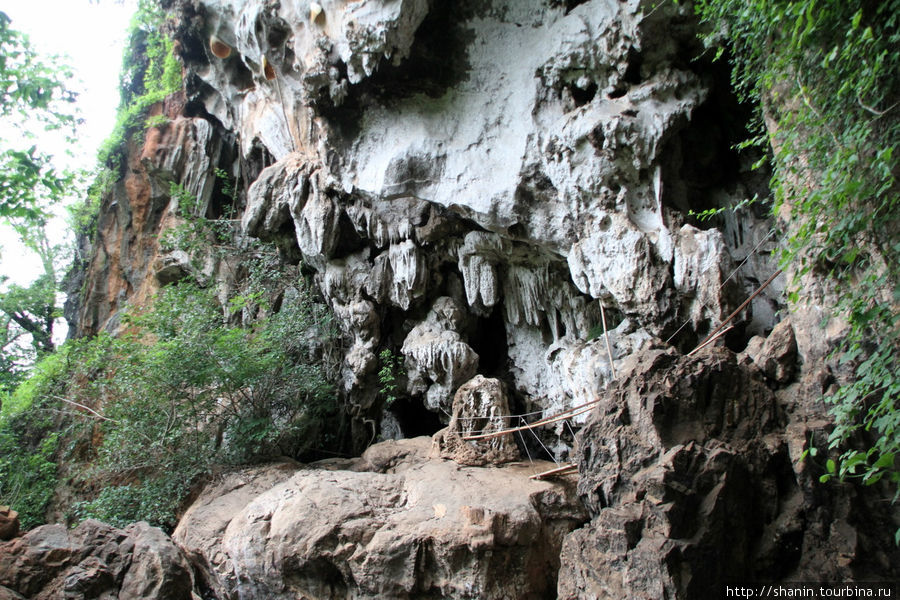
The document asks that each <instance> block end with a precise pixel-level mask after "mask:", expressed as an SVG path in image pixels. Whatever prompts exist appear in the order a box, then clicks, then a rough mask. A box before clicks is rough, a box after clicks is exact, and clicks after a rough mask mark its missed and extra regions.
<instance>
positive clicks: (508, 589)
mask: <svg viewBox="0 0 900 600" xmlns="http://www.w3.org/2000/svg"><path fill="white" fill-rule="evenodd" d="M430 446H431V440H430V439H429V438H416V439H411V440H402V441H399V442H393V441H392V442H384V443H382V444H378V445H375V446H373V447H371V448H370V449H369V450H368V451H367V452H366V453H365V454H364V455H363V457H362V458H361V459H357V460H355V461H343V462H342V463H341V462H339V463H337V464H335V463H334V462H333V461H332V462H331V463H330V467H331V468H334V467H337V466H339V467H342V468H340V469H334V470H330V469H329V463H328V462H326V464H323V465H320V466H319V467H318V468H312V469H310V468H303V469H298V468H297V467H290V466H286V465H272V466H264V467H257V468H251V469H246V470H243V471H239V472H235V473H231V474H229V475H226V476H224V477H223V478H222V479H221V480H220V481H219V482H217V483H215V484H214V485H211V486H209V487H208V488H207V489H206V490H205V491H204V492H203V494H202V495H201V496H200V497H199V498H198V499H197V501H196V502H195V503H194V505H193V506H192V507H191V509H190V510H189V511H188V512H187V514H185V516H184V518H183V519H182V521H181V523H180V524H179V526H178V529H177V530H176V531H175V534H174V539H175V541H176V542H177V543H178V544H179V545H181V546H182V547H183V548H184V549H185V550H186V552H187V553H188V554H189V555H190V556H191V557H192V560H193V561H194V562H195V563H196V564H198V565H200V572H201V573H202V577H203V579H204V581H205V585H206V586H208V588H209V589H210V590H211V591H213V592H214V593H215V595H216V597H217V598H220V599H222V600H224V599H232V598H234V599H237V598H268V599H273V600H274V599H279V598H284V599H288V598H290V599H292V600H293V599H295V598H350V597H352V598H372V599H375V598H398V599H401V598H422V597H430V598H472V599H475V598H487V599H491V598H493V599H501V598H512V597H515V598H545V597H552V595H553V594H554V590H555V589H556V572H557V569H558V568H559V563H558V557H559V548H560V545H561V543H562V539H563V536H565V534H566V533H568V532H569V531H570V530H572V529H574V528H575V527H577V526H578V525H579V524H581V523H582V522H583V520H584V513H583V509H582V508H581V506H580V504H579V502H578V501H577V499H576V498H575V495H574V489H573V486H572V484H571V483H566V482H561V483H546V482H537V481H531V480H529V478H528V476H529V475H530V474H532V473H534V472H536V471H537V470H539V469H541V468H544V469H546V468H547V467H546V466H545V465H544V466H542V465H540V464H536V465H534V466H531V465H528V464H517V465H511V466H508V467H504V468H492V469H477V468H465V467H462V468H461V467H457V466H456V465H455V464H453V463H451V462H446V461H441V460H433V459H432V460H429V459H428V458H427V454H428V451H429V448H430ZM551 464H552V463H551Z"/></svg>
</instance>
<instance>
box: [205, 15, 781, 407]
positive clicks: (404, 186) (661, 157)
mask: <svg viewBox="0 0 900 600" xmlns="http://www.w3.org/2000/svg"><path fill="white" fill-rule="evenodd" d="M196 4H197V6H198V7H199V9H200V14H203V15H205V17H203V18H201V19H199V21H197V20H195V21H193V23H194V25H193V26H192V27H193V29H192V32H193V35H195V36H196V37H197V38H199V39H201V40H203V46H202V47H203V48H204V51H205V53H206V56H205V57H198V56H192V57H190V58H189V60H188V61H187V62H188V64H187V66H188V69H189V70H190V71H191V72H192V73H194V74H196V75H197V77H198V81H199V82H202V84H197V85H196V86H195V88H196V89H195V94H194V98H195V100H196V101H199V102H202V103H203V104H204V105H205V107H206V110H207V111H208V112H209V113H211V114H213V115H215V116H216V117H217V118H218V119H219V120H220V121H221V122H222V123H223V125H224V126H225V127H227V128H231V129H233V130H234V131H236V132H238V133H239V136H240V140H241V144H242V148H243V151H244V153H245V155H249V153H250V151H251V148H252V147H254V144H256V145H262V146H264V147H265V148H266V150H267V151H268V153H269V154H270V155H271V156H273V157H274V158H275V160H276V163H275V164H274V165H273V166H270V167H269V168H268V169H266V170H264V171H263V173H262V175H261V176H260V178H259V180H258V181H257V183H256V184H254V186H253V188H252V189H251V193H250V199H249V202H248V207H247V211H246V213H245V216H244V221H243V223H244V227H245V231H247V232H248V233H250V234H251V235H255V236H259V237H277V236H283V235H284V232H285V231H286V230H288V229H289V227H290V226H289V224H288V223H286V220H287V219H288V218H289V219H290V220H292V221H293V227H294V231H295V237H296V247H297V248H298V249H299V251H300V253H302V256H303V260H304V261H305V262H306V263H307V264H308V265H310V266H312V267H313V268H314V269H315V270H316V272H317V281H318V282H319V285H320V288H321V289H322V292H323V294H324V295H325V297H326V298H327V299H328V301H329V302H330V303H331V305H332V307H333V308H334V309H335V311H336V313H337V314H338V315H339V317H340V318H341V321H342V326H343V327H344V329H345V331H346V333H347V335H348V338H349V340H350V343H349V344H348V345H347V348H348V352H347V358H346V360H345V365H344V369H343V373H344V381H343V390H344V392H345V395H346V398H347V400H348V402H349V403H351V404H355V405H357V406H359V407H361V408H360V409H361V410H362V411H364V412H365V411H368V416H369V418H377V415H378V414H380V407H379V406H378V401H377V398H376V395H377V394H376V390H377V389H378V386H379V382H378V380H377V371H378V366H377V358H376V357H377V355H378V354H379V353H380V351H381V350H383V349H389V350H391V351H392V352H393V353H394V354H395V355H396V354H401V353H402V354H403V356H404V357H405V362H406V367H407V369H408V371H409V378H408V380H409V387H408V390H407V393H409V394H411V395H413V397H414V398H415V399H417V400H420V401H421V402H423V403H424V404H425V405H426V406H427V407H428V408H430V409H431V410H434V411H440V410H441V409H443V410H444V411H448V410H449V408H450V399H451V398H452V397H453V393H454V392H455V390H456V388H457V387H458V386H459V385H461V384H462V383H463V382H465V381H467V380H468V379H470V378H471V377H472V376H474V375H475V374H476V373H478V372H479V371H480V370H481V371H482V374H484V375H496V374H498V373H488V372H483V371H484V369H485V368H486V367H485V365H486V364H496V365H501V366H500V367H495V368H500V369H503V370H505V371H506V373H508V375H509V377H510V378H511V381H512V383H513V386H512V389H511V392H512V393H513V394H514V395H516V396H517V397H518V399H519V401H521V402H522V403H523V404H525V405H528V406H538V407H540V408H542V409H544V410H546V411H548V412H549V411H551V410H557V409H559V408H565V407H567V406H572V405H574V404H575V403H577V402H580V401H582V400H584V399H586V398H590V397H593V396H595V395H596V394H597V393H600V391H601V390H602V389H603V388H604V386H605V385H606V384H607V383H608V381H609V380H610V378H611V374H612V369H610V367H609V364H608V363H609V359H608V357H607V356H606V349H605V344H601V343H598V342H597V341H596V340H591V339H589V338H590V337H591V332H592V331H593V330H595V329H596V327H597V326H598V324H599V316H598V314H597V313H598V311H599V303H600V302H602V303H603V306H604V307H605V309H607V312H608V313H609V314H610V315H611V317H612V318H613V320H614V322H612V323H611V324H610V328H611V329H616V328H617V327H618V325H619V323H620V322H622V321H623V319H625V320H627V321H628V323H629V325H628V328H629V329H628V333H627V335H632V334H634V335H637V336H638V337H639V338H640V339H641V340H644V341H646V340H648V339H650V337H651V336H656V337H662V338H666V337H668V336H669V335H670V334H672V333H673V332H675V331H676V330H677V329H678V327H679V326H681V325H682V324H683V323H685V322H687V326H686V329H685V330H683V334H682V338H683V339H684V340H690V339H693V338H696V337H699V336H701V335H703V334H704V333H705V332H707V331H709V330H710V329H711V328H712V327H714V326H716V325H718V323H719V322H720V320H721V319H722V318H723V316H724V315H726V314H728V312H730V311H731V309H732V308H733V307H734V306H735V305H736V303H737V302H740V300H742V298H741V292H744V291H747V289H748V288H750V289H751V290H752V287H753V284H754V283H756V282H757V280H758V279H759V271H760V270H762V269H763V268H764V264H767V263H765V261H757V260H755V259H754V261H753V262H752V264H751V266H752V269H753V271H752V273H753V275H752V277H750V276H749V275H748V276H747V277H748V278H747V279H745V278H744V277H745V274H744V273H739V274H738V275H737V276H736V277H735V278H733V279H732V280H731V281H730V282H729V283H728V284H727V285H723V284H724V283H725V281H726V280H727V278H728V276H729V275H730V274H731V272H732V270H733V267H734V266H735V259H739V260H743V259H744V258H745V257H746V256H747V254H750V251H751V250H752V249H753V248H752V247H750V246H749V243H750V240H754V239H761V238H760V235H759V234H758V232H757V231H756V229H753V228H752V227H750V228H749V229H748V228H747V227H742V226H735V225H734V224H732V225H731V226H729V228H728V232H729V235H728V236H723V235H722V234H721V233H719V232H718V231H717V230H714V229H710V230H700V229H696V228H694V227H693V226H690V225H685V221H686V220H687V217H686V215H685V213H686V208H687V207H689V206H691V202H693V201H694V200H695V199H693V198H691V197H690V195H689V194H690V193H691V192H690V191H691V190H693V189H694V188H693V187H691V186H693V185H694V182H693V181H688V180H687V177H688V175H685V174H683V173H685V172H688V171H689V170H686V169H684V168H683V167H684V165H689V166H690V165H693V164H694V163H693V162H692V161H693V160H694V157H693V156H692V155H691V153H692V152H693V151H694V149H693V148H690V147H688V146H687V144H688V142H682V141H680V138H679V136H681V135H682V134H683V132H685V131H686V130H688V129H689V128H690V127H691V119H692V118H693V117H694V115H695V114H696V113H697V109H698V107H700V106H701V105H702V104H703V103H704V102H705V101H706V100H707V98H708V96H709V86H708V82H706V81H702V80H701V79H700V78H699V77H698V76H697V75H696V74H695V73H694V72H693V71H692V70H689V68H690V67H689V65H690V59H691V58H692V57H693V55H692V53H693V52H694V49H693V45H694V44H695V43H696V41H695V37H694V35H695V32H694V31H693V29H692V26H691V24H690V22H691V21H690V19H691V18H692V17H691V14H690V7H689V6H687V5H678V4H676V3H659V5H658V6H657V5H651V4H648V3H646V2H641V1H639V0H628V1H626V2H617V1H614V0H589V1H586V2H579V3H577V5H576V6H573V7H572V8H571V9H567V8H566V6H565V5H567V4H568V3H560V2H550V1H549V0H494V1H492V2H488V3H480V2H471V3H469V2H460V3H449V4H448V3H434V2H431V3H430V2H427V1H426V0H393V1H391V2H375V1H365V2H359V1H357V2H338V1H337V0H329V1H325V2H319V3H318V6H317V7H312V8H313V9H314V10H312V12H311V3H310V2H307V1H305V0H290V1H285V2H280V3H261V2H259V1H258V0H197V2H196ZM319 8H321V11H319V10H318V9H319ZM213 34H215V35H216V36H217V37H218V38H219V39H221V40H223V41H225V42H226V43H228V44H229V45H231V46H232V47H233V48H234V49H235V52H234V53H233V55H232V56H231V57H229V58H228V59H225V60H223V59H219V58H215V57H214V56H213V55H212V54H211V52H210V51H209V50H208V47H207V46H208V40H209V36H211V35H213ZM264 57H265V64H268V65H269V70H268V73H267V71H266V68H265V64H264V60H263V59H264ZM686 139H687V138H686ZM702 150H704V151H707V152H708V151H710V150H712V151H717V150H715V149H709V148H705V149H702ZM729 190H732V191H729ZM704 193H708V194H710V195H711V197H712V196H714V197H716V198H719V200H718V201H720V203H721V204H729V203H736V202H737V201H738V200H740V199H742V198H743V197H744V194H747V193H748V192H747V188H746V187H745V186H744V185H743V184H742V183H741V182H724V183H722V184H719V187H715V188H714V189H711V190H708V192H704ZM729 194H732V195H729ZM735 194H736V195H737V196H734V195H735ZM742 223H743V222H742ZM746 223H751V225H752V224H754V223H755V224H756V225H753V226H755V227H757V229H758V228H761V227H766V224H765V223H762V222H758V223H757V222H756V221H752V220H748V221H746ZM748 268H749V267H748ZM449 299H452V302H453V303H455V304H456V308H455V309H453V312H455V313H458V314H459V317H458V318H454V319H453V322H452V323H450V322H448V321H447V320H446V319H443V320H442V319H441V318H439V316H438V313H439V312H440V311H439V310H438V311H437V312H436V311H435V309H434V308H433V307H435V306H437V304H438V303H446V302H449V301H450V300H449ZM362 306H365V310H362V312H359V310H357V309H358V308H359V307H362ZM773 306H774V304H773V302H772V301H771V300H769V299H766V298H761V299H760V301H759V302H757V303H755V304H754V306H753V308H754V309H758V310H756V312H755V314H753V315H748V316H746V317H744V318H745V319H747V320H749V321H751V323H752V327H753V328H754V330H764V329H765V328H766V327H767V326H768V327H771V325H772V324H773V319H774V309H773ZM350 307H357V308H350ZM361 315H365V317H364V318H362V317H361ZM498 315H499V317H498ZM492 319H493V320H494V321H497V320H498V319H499V320H502V331H501V330H500V328H499V327H497V326H496V325H495V326H494V328H493V329H492V330H491V333H490V335H493V336H502V337H505V338H506V339H504V340H486V339H485V336H486V335H488V334H486V333H484V331H483V330H484V328H485V326H486V323H487V322H488V321H491V320H492ZM494 321H491V322H494ZM376 324H380V326H376ZM622 335H626V334H622ZM692 336H693V337H692ZM619 338H620V339H621V335H620V336H619ZM682 338H679V339H682ZM635 339H637V338H635ZM676 341H678V340H676ZM642 343H643V342H641V343H638V344H637V346H641V344H642ZM634 347H636V346H635V344H632V343H628V344H624V345H620V346H617V347H616V352H618V353H619V356H617V358H616V360H619V359H620V358H622V353H625V352H628V351H629V349H631V348H634ZM484 348H488V349H489V350H488V352H490V353H493V352H503V353H505V356H501V357H499V358H498V359H497V360H494V361H485V360H484V357H481V360H480V361H479V356H478V354H479V353H480V352H484V351H485V350H483V349H484Z"/></svg>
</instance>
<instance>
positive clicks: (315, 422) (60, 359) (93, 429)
mask: <svg viewBox="0 0 900 600" xmlns="http://www.w3.org/2000/svg"><path fill="white" fill-rule="evenodd" d="M291 272H293V273H296V270H293V271H291V270H290V268H289V269H288V270H287V271H286V270H285V269H284V268H279V265H277V261H276V259H275V258H274V257H273V256H272V255H270V254H268V253H261V254H260V255H259V256H258V257H257V258H256V259H255V260H253V261H251V264H250V267H249V269H248V274H247V277H246V281H245V284H244V287H243V289H242V290H241V293H240V294H238V295H236V296H235V297H234V298H232V302H229V303H227V305H226V308H225V309H223V308H222V306H221V305H220V304H219V301H218V300H217V297H216V293H215V290H213V289H204V288H201V287H199V286H197V285H196V284H192V283H188V282H182V283H178V284H176V285H172V286H169V287H167V288H165V289H163V290H162V291H161V292H160V293H159V295H158V297H157V298H156V300H155V302H154V304H153V306H152V308H150V309H147V310H144V311H132V312H131V313H129V314H127V315H126V316H124V317H123V322H124V324H125V325H126V328H127V333H125V334H122V335H120V336H119V337H112V336H110V335H107V334H101V335H98V336H97V337H95V338H93V339H90V340H79V341H75V342H69V343H67V344H66V345H65V346H64V347H63V348H62V349H61V350H60V351H59V352H58V353H57V354H54V355H51V356H50V357H48V358H47V359H45V360H44V361H43V362H42V363H40V365H39V366H38V367H37V368H36V370H35V373H34V375H33V376H32V377H31V378H30V379H29V380H28V381H26V382H25V383H24V384H22V385H21V386H20V387H19V389H18V390H17V392H16V394H15V395H14V396H13V399H12V400H6V402H5V404H4V407H3V417H2V419H0V501H2V502H4V503H9V504H11V505H12V506H13V507H15V508H16V509H17V510H19V511H20V513H22V515H23V523H24V524H25V525H26V526H32V525H36V524H39V523H40V522H41V521H42V520H43V515H44V513H45V512H46V510H47V506H48V503H49V502H50V500H51V498H52V497H53V493H54V489H55V487H56V485H57V468H56V466H57V465H56V463H57V459H58V458H59V457H60V455H61V454H63V449H62V446H63V445H65V446H66V450H65V454H66V455H67V456H66V460H67V461H70V460H73V459H74V458H76V457H73V456H69V455H70V454H71V452H72V449H73V448H81V451H80V453H78V452H76V453H75V454H76V455H77V456H80V459H81V460H82V461H83V467H82V468H81V475H80V476H79V477H76V486H75V487H76V490H75V492H76V493H78V494H80V495H81V497H82V498H84V499H83V500H82V501H81V502H78V503H77V504H75V506H73V507H72V512H71V514H72V516H73V517H74V518H76V519H82V518H87V517H95V518H99V519H103V520H105V521H108V522H110V523H113V524H119V525H121V524H125V523H128V522H132V521H136V520H146V521H149V522H151V523H153V524H156V525H160V526H163V527H167V528H171V527H172V526H173V525H174V524H175V516H176V511H177V509H178V507H179V505H180V504H181V502H182V501H183V499H184V498H185V497H186V496H187V494H188V492H189V490H190V486H191V485H192V484H193V483H194V482H196V481H197V480H198V478H200V477H202V476H203V475H205V474H207V473H209V472H211V471H212V470H213V469H214V467H215V466H216V465H220V464H240V463H247V462H255V461H262V460H267V459H271V458H274V457H278V456H291V457H298V458H299V457H301V456H303V454H304V453H305V452H307V451H309V450H310V449H312V448H322V447H329V446H331V445H333V444H334V443H335V437H334V434H333V432H332V431H330V430H329V428H328V424H329V423H330V422H333V421H334V420H335V416H336V415H335V413H336V410H337V408H336V407H337V405H336V402H335V392H334V388H333V385H332V384H331V383H330V379H329V375H328V371H327V369H326V368H325V361H326V359H327V356H328V354H327V350H328V347H329V344H330V341H331V340H332V339H333V338H334V335H335V328H334V325H333V323H332V319H331V316H330V313H329V312H328V311H327V310H326V308H325V307H324V305H322V304H320V303H319V302H317V301H316V300H315V299H314V298H313V296H312V293H311V291H310V289H309V287H308V284H307V283H306V282H305V281H304V280H303V279H295V275H290V273H291ZM254 299H255V300H254ZM235 307H238V308H235ZM276 307H277V308H278V310H277V311H276V310H275V308H276ZM235 310H237V311H239V312H242V313H247V315H248V316H247V318H246V321H247V323H248V326H247V327H240V326H236V325H230V324H229V322H231V321H233V320H234V319H233V313H234V311H235ZM76 425H79V426H80V427H81V429H77V428H76V427H75V426H76ZM98 439H102V442H101V443H100V444H99V446H97V445H96V443H95V441H96V440H98Z"/></svg>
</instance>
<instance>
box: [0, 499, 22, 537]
mask: <svg viewBox="0 0 900 600" xmlns="http://www.w3.org/2000/svg"><path fill="white" fill-rule="evenodd" d="M18 534H19V513H17V512H16V511H14V510H12V509H11V508H10V507H8V506H0V541H6V540H11V539H12V538H14V537H16V536H17V535H18Z"/></svg>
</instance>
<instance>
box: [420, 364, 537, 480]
mask: <svg viewBox="0 0 900 600" xmlns="http://www.w3.org/2000/svg"><path fill="white" fill-rule="evenodd" d="M509 415H510V410H509V400H508V399H507V396H506V389H505V386H504V385H503V382H501V381H499V380H497V379H488V378H486V377H483V376H482V375H476V376H475V377H473V378H472V379H470V380H469V381H467V382H466V383H464V384H462V385H461V386H460V387H459V389H458V390H456V395H455V396H454V397H453V416H451V417H450V424H449V425H448V426H447V428H446V429H443V430H441V431H439V432H438V433H437V434H436V435H435V440H434V441H435V444H436V445H437V446H438V454H439V455H440V456H441V458H446V459H449V460H452V461H454V462H456V463H459V464H461V465H469V466H482V465H496V464H502V463H505V462H510V461H513V460H518V459H519V458H520V455H519V449H518V448H517V447H516V442H515V439H514V438H513V437H512V436H509V435H503V436H500V437H494V438H488V439H483V440H471V441H468V440H464V439H463V437H464V436H467V435H490V434H492V433H497V432H498V431H502V430H504V429H508V428H509V427H510V416H509Z"/></svg>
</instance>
